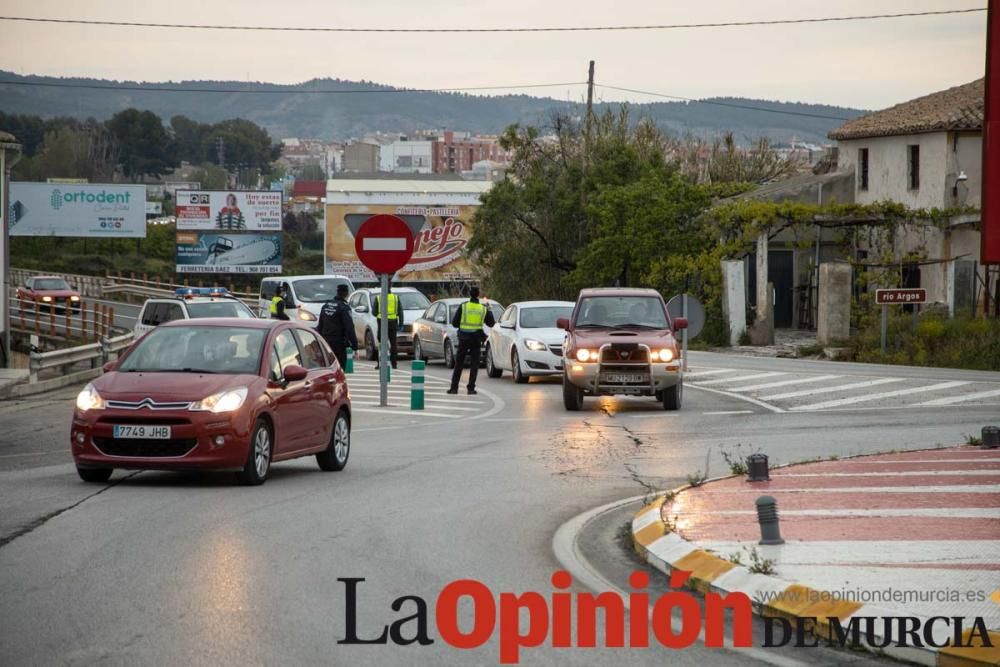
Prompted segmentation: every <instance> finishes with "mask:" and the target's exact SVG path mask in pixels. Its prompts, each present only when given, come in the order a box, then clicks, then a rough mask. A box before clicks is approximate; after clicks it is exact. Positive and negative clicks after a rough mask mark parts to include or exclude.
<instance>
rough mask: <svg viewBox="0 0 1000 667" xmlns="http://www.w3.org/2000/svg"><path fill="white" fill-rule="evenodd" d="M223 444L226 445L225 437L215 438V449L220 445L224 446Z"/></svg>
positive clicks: (218, 436)
mask: <svg viewBox="0 0 1000 667" xmlns="http://www.w3.org/2000/svg"><path fill="white" fill-rule="evenodd" d="M224 444H226V437H225V436H222V435H217V436H215V445H216V446H217V447H222V445H224Z"/></svg>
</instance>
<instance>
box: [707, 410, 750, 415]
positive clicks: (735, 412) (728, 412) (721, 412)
mask: <svg viewBox="0 0 1000 667" xmlns="http://www.w3.org/2000/svg"><path fill="white" fill-rule="evenodd" d="M701 414H703V415H752V414H753V410H716V411H714V412H702V413H701Z"/></svg>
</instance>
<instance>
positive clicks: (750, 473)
mask: <svg viewBox="0 0 1000 667" xmlns="http://www.w3.org/2000/svg"><path fill="white" fill-rule="evenodd" d="M770 479H771V476H770V475H769V474H768V471H767V454H761V453H759V452H758V453H756V454H751V455H750V456H748V457H747V481H748V482H767V481H769V480H770Z"/></svg>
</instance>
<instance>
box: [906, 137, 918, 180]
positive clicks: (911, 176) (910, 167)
mask: <svg viewBox="0 0 1000 667" xmlns="http://www.w3.org/2000/svg"><path fill="white" fill-rule="evenodd" d="M906 156H907V160H906V163H907V169H906V171H907V179H908V180H907V183H908V187H909V188H910V189H911V190H918V189H920V146H918V145H911V146H907V147H906Z"/></svg>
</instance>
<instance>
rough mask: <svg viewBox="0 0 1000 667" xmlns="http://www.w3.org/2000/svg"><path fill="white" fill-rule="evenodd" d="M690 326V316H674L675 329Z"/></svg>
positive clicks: (678, 329)
mask: <svg viewBox="0 0 1000 667" xmlns="http://www.w3.org/2000/svg"><path fill="white" fill-rule="evenodd" d="M687 328H688V318H686V317H675V318H674V331H680V330H681V329H687Z"/></svg>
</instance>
